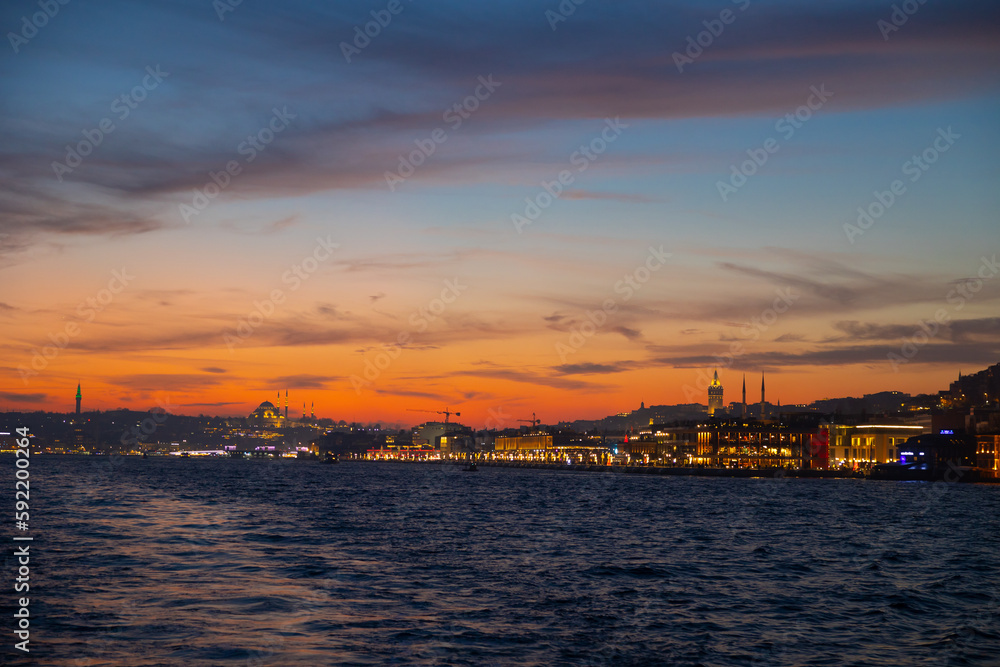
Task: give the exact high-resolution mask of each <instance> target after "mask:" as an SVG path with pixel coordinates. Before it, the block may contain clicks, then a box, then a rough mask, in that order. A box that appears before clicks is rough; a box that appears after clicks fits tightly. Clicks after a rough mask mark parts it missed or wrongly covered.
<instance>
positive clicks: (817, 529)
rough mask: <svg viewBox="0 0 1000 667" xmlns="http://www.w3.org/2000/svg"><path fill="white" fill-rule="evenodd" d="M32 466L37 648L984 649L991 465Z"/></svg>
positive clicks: (847, 657) (429, 659)
mask: <svg viewBox="0 0 1000 667" xmlns="http://www.w3.org/2000/svg"><path fill="white" fill-rule="evenodd" d="M4 470H5V473H4V474H5V475H7V474H8V473H9V471H10V470H13V466H12V465H8V466H4ZM11 474H12V473H11ZM32 484H33V486H32V500H33V502H32V506H33V511H32V519H33V528H34V535H35V542H34V543H33V546H32V565H33V570H32V577H33V580H32V590H31V594H32V596H33V598H32V609H33V613H34V614H35V615H36V619H35V620H34V625H33V627H34V628H35V629H36V631H35V632H33V634H32V639H33V643H32V648H33V652H32V654H31V659H32V660H36V661H37V664H54V665H56V664H58V665H64V664H65V665H154V664H164V665H325V664H342V663H351V664H384V663H392V664H483V663H493V664H509V663H516V664H607V663H611V664H649V663H658V664H671V665H696V664H704V665H786V664H787V665H845V664H848V665H849V664H858V665H860V664H886V665H925V664H926V665H930V664H935V665H942V664H998V663H997V662H996V658H995V657H993V656H996V655H1000V630H998V627H1000V575H998V572H1000V487H997V486H978V485H962V486H954V487H950V486H944V485H937V486H936V487H935V486H932V485H929V484H922V483H894V482H866V481H863V480H784V479H780V480H775V479H697V478H687V477H648V476H631V475H620V474H587V473H556V472H550V471H538V470H510V469H493V468H483V469H481V470H480V471H479V472H478V473H477V474H474V475H472V474H465V473H463V472H462V471H461V469H460V468H458V467H452V466H436V465H428V466H413V465H410V466H407V465H405V464H363V463H344V464H342V465H337V466H324V465H320V464H315V463H308V462H300V461H242V460H228V459H227V460H178V459H174V458H150V459H139V458H131V459H116V458H107V457H38V458H37V459H36V458H33V459H32ZM9 486H10V487H12V486H13V484H10V485H9ZM0 602H2V604H3V605H4V606H3V607H2V609H0V611H2V613H3V614H4V615H5V617H7V618H9V617H10V615H9V613H8V609H9V608H11V607H10V604H11V602H12V600H11V599H10V595H7V596H5V599H3V600H2V601H0ZM10 644H12V642H8V643H7V645H6V646H5V647H4V654H3V655H4V657H5V659H8V658H9V659H8V660H6V661H7V662H8V663H9V664H29V662H30V661H26V660H24V659H23V657H19V656H17V655H15V654H14V652H13V651H12V649H11V646H10ZM990 661H993V662H992V663H991V662H990Z"/></svg>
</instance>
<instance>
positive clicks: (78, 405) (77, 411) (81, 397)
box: [76, 383, 83, 415]
mask: <svg viewBox="0 0 1000 667" xmlns="http://www.w3.org/2000/svg"><path fill="white" fill-rule="evenodd" d="M82 400H83V394H81V393H80V384H79V383H77V385H76V414H77V415H79V414H80V401H82Z"/></svg>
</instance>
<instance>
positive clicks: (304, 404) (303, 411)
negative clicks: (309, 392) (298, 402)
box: [302, 401, 306, 421]
mask: <svg viewBox="0 0 1000 667" xmlns="http://www.w3.org/2000/svg"><path fill="white" fill-rule="evenodd" d="M305 420H306V402H305V401H302V421H305Z"/></svg>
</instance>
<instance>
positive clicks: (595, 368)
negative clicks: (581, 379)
mask: <svg viewBox="0 0 1000 667" xmlns="http://www.w3.org/2000/svg"><path fill="white" fill-rule="evenodd" d="M635 366H636V365H635V364H634V363H633V362H630V361H620V362H616V363H613V364H592V363H581V364H563V365H562V366H556V367H555V368H553V370H554V371H556V372H557V373H559V374H560V375H598V374H607V373H621V372H624V371H628V370H632V369H633V368H635Z"/></svg>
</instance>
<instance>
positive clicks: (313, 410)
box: [309, 401, 316, 421]
mask: <svg viewBox="0 0 1000 667" xmlns="http://www.w3.org/2000/svg"><path fill="white" fill-rule="evenodd" d="M309 418H310V419H312V420H313V421H316V401H313V402H312V405H311V406H310V415H309Z"/></svg>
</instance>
